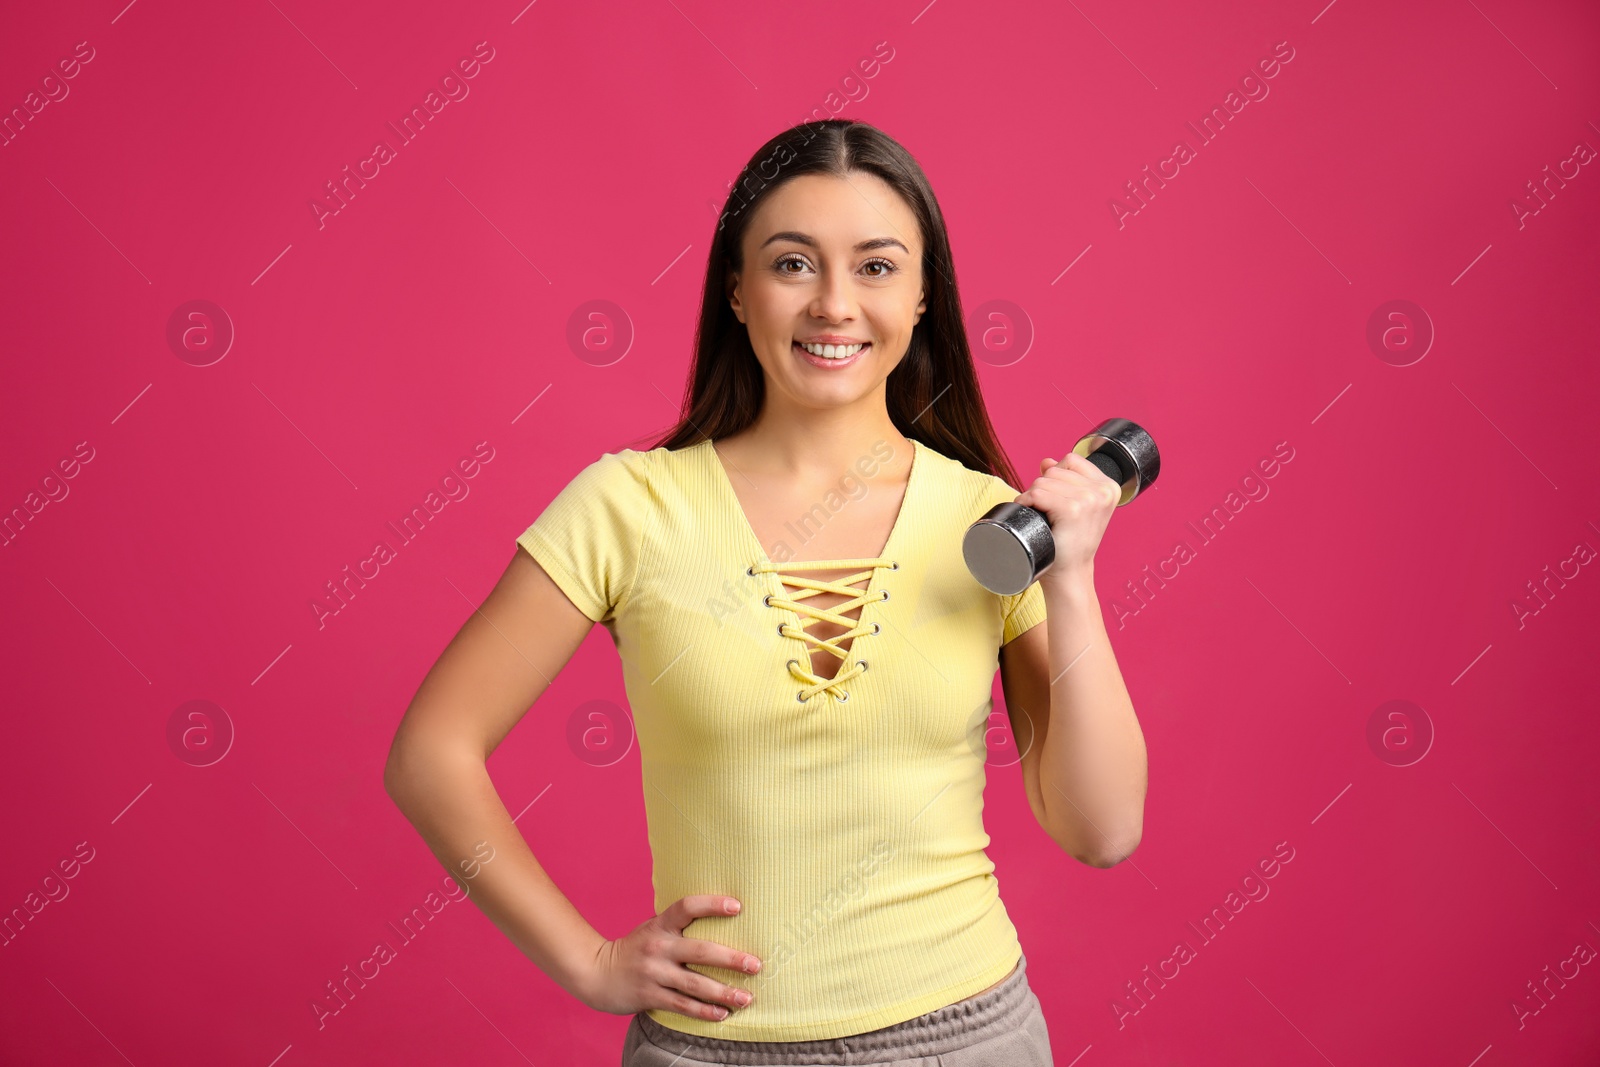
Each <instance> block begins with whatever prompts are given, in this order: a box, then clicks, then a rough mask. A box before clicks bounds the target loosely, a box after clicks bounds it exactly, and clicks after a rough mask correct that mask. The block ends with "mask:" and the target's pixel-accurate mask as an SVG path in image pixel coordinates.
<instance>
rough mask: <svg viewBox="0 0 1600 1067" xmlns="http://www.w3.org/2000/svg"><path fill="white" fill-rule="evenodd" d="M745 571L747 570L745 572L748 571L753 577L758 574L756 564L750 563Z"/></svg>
mask: <svg viewBox="0 0 1600 1067" xmlns="http://www.w3.org/2000/svg"><path fill="white" fill-rule="evenodd" d="M744 572H745V573H746V574H748V575H749V576H750V577H752V578H754V577H755V576H756V568H755V564H751V565H750V566H748V567H746V568H745V569H744Z"/></svg>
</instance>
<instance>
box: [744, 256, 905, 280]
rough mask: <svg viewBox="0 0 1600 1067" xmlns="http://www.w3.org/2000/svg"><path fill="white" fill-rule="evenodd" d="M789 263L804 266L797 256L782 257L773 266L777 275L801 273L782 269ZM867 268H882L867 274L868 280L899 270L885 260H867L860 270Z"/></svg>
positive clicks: (804, 262) (803, 262)
mask: <svg viewBox="0 0 1600 1067" xmlns="http://www.w3.org/2000/svg"><path fill="white" fill-rule="evenodd" d="M791 263H798V264H799V265H800V266H802V267H804V266H806V261H805V260H804V259H802V258H801V257H799V256H784V257H783V258H782V259H780V260H778V261H777V263H775V264H774V266H776V267H777V268H778V273H779V274H799V273H801V272H800V271H792V270H786V269H784V268H786V267H787V266H788V265H789V264H791ZM869 267H880V268H882V269H881V270H878V271H872V272H869V273H868V274H867V277H869V278H887V277H888V276H889V275H891V274H893V273H894V272H895V271H897V270H899V269H900V268H899V267H896V266H895V265H894V264H893V263H891V262H890V261H889V260H887V259H869V260H867V262H866V263H864V264H862V268H861V269H862V270H866V269H867V268H869Z"/></svg>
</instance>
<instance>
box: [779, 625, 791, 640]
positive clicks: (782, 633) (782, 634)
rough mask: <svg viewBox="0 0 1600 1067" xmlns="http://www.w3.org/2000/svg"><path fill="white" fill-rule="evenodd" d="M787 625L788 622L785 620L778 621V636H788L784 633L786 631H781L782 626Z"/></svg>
mask: <svg viewBox="0 0 1600 1067" xmlns="http://www.w3.org/2000/svg"><path fill="white" fill-rule="evenodd" d="M787 625H789V624H788V623H786V622H780V623H779V624H778V636H779V637H788V636H789V635H788V634H786V633H784V632H783V628H784V627H785V626H787Z"/></svg>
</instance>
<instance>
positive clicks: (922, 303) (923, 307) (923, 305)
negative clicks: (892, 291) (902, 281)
mask: <svg viewBox="0 0 1600 1067" xmlns="http://www.w3.org/2000/svg"><path fill="white" fill-rule="evenodd" d="M927 296H928V294H927V292H926V291H924V292H923V294H922V295H921V296H919V297H918V298H917V301H918V303H917V317H916V318H914V319H912V320H911V325H913V326H915V325H916V324H917V323H918V322H920V321H921V320H922V314H923V312H925V311H927V310H928V301H927Z"/></svg>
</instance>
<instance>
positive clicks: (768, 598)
mask: <svg viewBox="0 0 1600 1067" xmlns="http://www.w3.org/2000/svg"><path fill="white" fill-rule="evenodd" d="M761 602H762V603H763V604H765V605H766V606H767V607H769V608H770V607H772V594H771V593H768V594H767V595H766V596H764V597H762V598H761Z"/></svg>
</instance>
